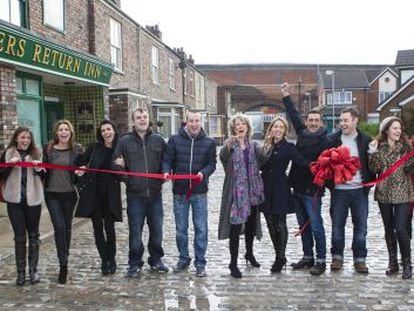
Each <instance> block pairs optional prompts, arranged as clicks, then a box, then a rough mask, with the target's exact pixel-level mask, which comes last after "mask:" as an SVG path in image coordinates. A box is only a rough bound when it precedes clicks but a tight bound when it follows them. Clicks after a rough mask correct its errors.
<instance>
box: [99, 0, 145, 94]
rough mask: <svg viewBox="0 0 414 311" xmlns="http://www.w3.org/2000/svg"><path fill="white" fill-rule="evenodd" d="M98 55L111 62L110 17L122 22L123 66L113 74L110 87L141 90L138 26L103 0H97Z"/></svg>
mask: <svg viewBox="0 0 414 311" xmlns="http://www.w3.org/2000/svg"><path fill="white" fill-rule="evenodd" d="M94 11H95V28H96V30H95V42H96V56H98V57H99V58H101V59H103V60H105V61H106V62H108V63H111V38H110V19H111V18H112V19H113V20H115V21H117V22H118V23H120V24H121V33H122V68H121V71H119V70H117V71H115V72H114V73H113V74H112V78H111V82H110V88H111V89H113V88H129V89H131V90H133V91H135V92H137V91H139V90H140V66H139V54H138V46H139V42H138V26H137V24H134V23H132V22H131V21H130V20H129V19H128V18H126V17H125V16H124V15H122V14H121V13H119V12H118V11H117V10H116V9H114V8H113V7H111V6H109V5H108V4H107V3H106V2H105V1H103V0H95V8H94Z"/></svg>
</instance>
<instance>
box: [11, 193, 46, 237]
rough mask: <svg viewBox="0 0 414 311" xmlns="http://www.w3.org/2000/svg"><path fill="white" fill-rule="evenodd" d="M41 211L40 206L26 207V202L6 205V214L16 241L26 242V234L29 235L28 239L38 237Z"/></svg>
mask: <svg viewBox="0 0 414 311" xmlns="http://www.w3.org/2000/svg"><path fill="white" fill-rule="evenodd" d="M41 211H42V207H41V205H36V206H28V205H27V202H26V201H24V202H20V203H7V214H8V215H9V219H10V223H11V225H12V227H13V233H14V239H15V240H16V241H26V235H27V234H29V237H31V236H39V222H40V215H41ZM25 245H26V242H25Z"/></svg>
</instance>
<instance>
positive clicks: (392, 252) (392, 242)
mask: <svg viewBox="0 0 414 311" xmlns="http://www.w3.org/2000/svg"><path fill="white" fill-rule="evenodd" d="M385 242H386V244H387V250H388V268H387V270H386V271H385V274H386V275H388V276H390V275H394V274H396V273H397V272H398V270H399V265H398V258H397V238H396V237H395V236H393V235H390V234H386V235H385Z"/></svg>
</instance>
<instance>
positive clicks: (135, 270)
mask: <svg viewBox="0 0 414 311" xmlns="http://www.w3.org/2000/svg"><path fill="white" fill-rule="evenodd" d="M140 272H141V267H138V266H129V267H128V270H127V274H126V277H127V278H134V277H137V276H138V274H139V273H140Z"/></svg>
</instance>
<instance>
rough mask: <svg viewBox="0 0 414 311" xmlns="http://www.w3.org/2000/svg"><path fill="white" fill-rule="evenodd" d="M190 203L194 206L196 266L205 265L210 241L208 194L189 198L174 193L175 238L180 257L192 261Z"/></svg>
mask: <svg viewBox="0 0 414 311" xmlns="http://www.w3.org/2000/svg"><path fill="white" fill-rule="evenodd" d="M190 205H191V206H192V208H193V213H192V214H193V226H194V230H195V234H194V253H195V262H194V265H195V266H196V267H204V266H205V265H206V263H207V261H206V259H205V256H206V252H207V242H208V219H207V217H208V215H207V194H205V193H204V194H193V195H191V197H190V198H189V199H187V198H186V195H185V194H182V195H174V216H175V226H176V231H175V240H176V243H177V248H178V252H179V253H180V255H179V259H180V261H182V262H185V263H190V262H191V257H190V254H189V252H188V214H189V210H190Z"/></svg>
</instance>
